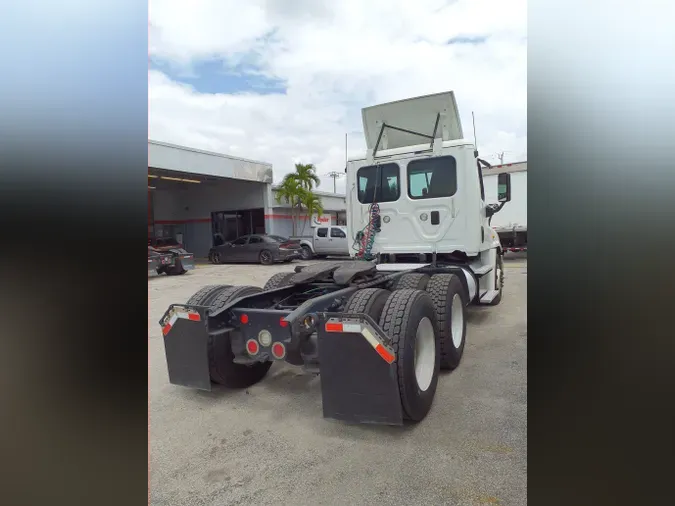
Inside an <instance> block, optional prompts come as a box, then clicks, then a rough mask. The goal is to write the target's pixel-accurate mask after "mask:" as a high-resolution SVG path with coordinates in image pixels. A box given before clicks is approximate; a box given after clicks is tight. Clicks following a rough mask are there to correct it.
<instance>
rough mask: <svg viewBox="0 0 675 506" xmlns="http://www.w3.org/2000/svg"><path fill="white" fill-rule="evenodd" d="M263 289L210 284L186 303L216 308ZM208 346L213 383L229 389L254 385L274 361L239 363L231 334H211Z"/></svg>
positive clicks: (210, 373)
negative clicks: (235, 355) (250, 363)
mask: <svg viewBox="0 0 675 506" xmlns="http://www.w3.org/2000/svg"><path fill="white" fill-rule="evenodd" d="M261 291H262V290H261V289H260V288H259V287H257V286H230V285H211V286H205V287H204V288H202V289H201V290H199V291H198V292H197V293H195V294H194V295H193V296H192V297H190V299H189V300H188V302H187V303H188V304H194V305H197V306H210V307H211V309H212V310H216V309H220V308H222V307H223V306H225V305H226V304H229V303H230V302H232V301H233V300H235V299H238V298H240V297H244V296H246V295H253V294H255V293H260V292H261ZM207 349H208V360H209V375H210V377H211V382H212V383H217V384H220V385H223V386H226V387H228V388H246V387H249V386H251V385H255V384H256V383H258V382H259V381H260V380H262V379H263V378H264V377H265V375H266V374H267V371H269V369H270V367H272V362H256V363H255V364H253V365H242V364H236V363H235V362H234V353H232V345H231V342H230V335H229V333H227V334H218V335H216V336H213V335H209V340H208V344H207Z"/></svg>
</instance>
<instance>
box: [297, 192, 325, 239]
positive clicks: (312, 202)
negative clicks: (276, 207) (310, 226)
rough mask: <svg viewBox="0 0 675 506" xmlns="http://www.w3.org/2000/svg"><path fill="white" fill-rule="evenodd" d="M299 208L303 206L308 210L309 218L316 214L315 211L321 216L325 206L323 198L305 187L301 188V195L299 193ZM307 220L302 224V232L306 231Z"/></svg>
mask: <svg viewBox="0 0 675 506" xmlns="http://www.w3.org/2000/svg"><path fill="white" fill-rule="evenodd" d="M299 197H300V198H299V206H298V207H299V208H300V209H302V208H303V207H304V208H305V209H306V210H307V217H308V219H310V220H311V219H312V216H314V213H316V214H318V215H319V216H321V215H322V214H323V206H322V205H321V198H320V197H319V196H318V195H316V194H315V193H313V192H312V191H311V190H306V189H304V188H301V189H300V195H299ZM306 223H307V222H304V223H303V225H302V232H303V233H304V231H305V225H306Z"/></svg>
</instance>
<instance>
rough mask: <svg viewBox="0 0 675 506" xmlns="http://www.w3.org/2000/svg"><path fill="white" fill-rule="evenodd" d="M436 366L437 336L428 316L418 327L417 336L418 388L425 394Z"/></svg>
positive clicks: (415, 361) (416, 374) (415, 362)
mask: <svg viewBox="0 0 675 506" xmlns="http://www.w3.org/2000/svg"><path fill="white" fill-rule="evenodd" d="M435 365H436V336H435V335H434V326H433V325H432V324H431V320H429V318H427V317H426V316H425V317H424V318H422V319H421V320H420V323H419V324H418V325H417V332H416V335H415V360H414V366H415V379H416V380H417V386H418V387H419V389H420V390H421V391H422V392H425V391H426V390H427V389H428V388H429V386H430V385H431V380H432V379H433V377H434V367H435Z"/></svg>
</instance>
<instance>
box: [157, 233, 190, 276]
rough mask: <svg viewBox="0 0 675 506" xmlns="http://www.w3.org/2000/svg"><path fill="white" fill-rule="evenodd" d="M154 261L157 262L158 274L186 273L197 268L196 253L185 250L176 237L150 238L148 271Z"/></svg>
mask: <svg viewBox="0 0 675 506" xmlns="http://www.w3.org/2000/svg"><path fill="white" fill-rule="evenodd" d="M151 259H154V261H151ZM154 262H157V267H156V268H155V270H156V271H157V274H162V273H166V274H167V275H168V276H177V275H180V274H185V273H186V272H187V271H189V270H192V269H194V268H195V258H194V255H193V254H192V253H188V252H187V251H185V249H183V246H182V245H181V244H179V243H178V242H177V241H176V240H175V239H150V240H148V272H150V267H151V266H152V265H153V264H154Z"/></svg>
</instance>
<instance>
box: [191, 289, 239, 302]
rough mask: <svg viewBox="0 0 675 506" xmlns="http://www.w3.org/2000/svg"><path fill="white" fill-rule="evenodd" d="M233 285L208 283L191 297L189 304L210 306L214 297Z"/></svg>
mask: <svg viewBox="0 0 675 506" xmlns="http://www.w3.org/2000/svg"><path fill="white" fill-rule="evenodd" d="M231 286H232V285H207V286H205V287H203V288H202V289H201V290H199V291H198V292H197V293H195V294H194V295H193V296H192V297H190V298H189V299H188V301H187V304H190V305H194V306H210V305H211V302H212V301H213V299H215V298H216V296H217V295H218V294H219V293H220V292H221V291H222V290H224V289H225V288H230V287H231Z"/></svg>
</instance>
